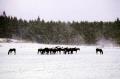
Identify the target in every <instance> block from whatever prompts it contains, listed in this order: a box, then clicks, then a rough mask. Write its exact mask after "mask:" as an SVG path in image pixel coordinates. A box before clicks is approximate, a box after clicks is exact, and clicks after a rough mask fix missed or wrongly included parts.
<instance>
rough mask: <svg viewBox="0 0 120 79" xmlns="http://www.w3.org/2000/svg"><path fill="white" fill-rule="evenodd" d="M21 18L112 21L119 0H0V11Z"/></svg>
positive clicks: (119, 8)
mask: <svg viewBox="0 0 120 79" xmlns="http://www.w3.org/2000/svg"><path fill="white" fill-rule="evenodd" d="M3 11H6V13H7V15H11V16H17V17H18V18H23V19H27V20H29V19H34V18H37V17H38V16H40V17H41V18H43V19H45V20H55V21H57V20H61V21H72V20H75V21H81V20H87V21H95V20H97V21H100V20H102V21H113V20H115V19H116V18H117V17H119V18H120V0H0V13H2V12H3Z"/></svg>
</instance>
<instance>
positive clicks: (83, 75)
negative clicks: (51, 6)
mask: <svg viewBox="0 0 120 79" xmlns="http://www.w3.org/2000/svg"><path fill="white" fill-rule="evenodd" d="M55 46H58V45H43V44H36V43H33V44H32V43H0V79H120V48H119V47H104V48H103V51H104V54H103V55H96V46H76V47H79V48H80V51H78V53H77V54H72V55H58V54H57V55H37V49H38V48H44V47H55ZM59 46H61V47H75V46H64V45H59ZM9 48H16V52H17V53H16V55H8V54H7V52H8V50H9Z"/></svg>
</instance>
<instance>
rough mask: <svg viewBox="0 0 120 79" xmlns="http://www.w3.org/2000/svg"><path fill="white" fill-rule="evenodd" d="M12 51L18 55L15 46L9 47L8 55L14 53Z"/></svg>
mask: <svg viewBox="0 0 120 79" xmlns="http://www.w3.org/2000/svg"><path fill="white" fill-rule="evenodd" d="M12 52H14V55H16V49H15V48H11V49H9V51H8V55H9V54H10V53H12Z"/></svg>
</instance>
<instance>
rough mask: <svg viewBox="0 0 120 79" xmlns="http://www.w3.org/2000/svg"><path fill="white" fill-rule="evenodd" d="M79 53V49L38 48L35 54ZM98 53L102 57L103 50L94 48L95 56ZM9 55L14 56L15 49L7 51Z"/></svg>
mask: <svg viewBox="0 0 120 79" xmlns="http://www.w3.org/2000/svg"><path fill="white" fill-rule="evenodd" d="M78 50H79V51H80V48H76V47H74V48H68V47H66V48H63V47H55V48H39V49H38V51H37V54H41V55H52V54H74V52H75V53H77V51H78ZM98 52H99V53H100V54H101V55H102V54H103V50H102V49H100V48H96V54H98ZM11 53H14V55H16V49H15V48H10V49H9V51H8V55H10V54H11Z"/></svg>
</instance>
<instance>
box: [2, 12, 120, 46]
mask: <svg viewBox="0 0 120 79" xmlns="http://www.w3.org/2000/svg"><path fill="white" fill-rule="evenodd" d="M0 38H14V39H21V40H28V41H34V42H38V43H44V44H96V43H97V41H98V40H100V39H107V40H112V41H115V42H116V43H117V44H120V20H119V18H117V19H116V20H115V21H109V22H103V21H94V22H88V21H80V22H78V21H76V22H75V21H73V22H62V21H45V20H44V19H41V18H40V17H38V18H37V19H35V20H29V21H27V20H23V19H18V18H17V17H13V16H7V15H6V13H5V12H3V14H2V15H0Z"/></svg>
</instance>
